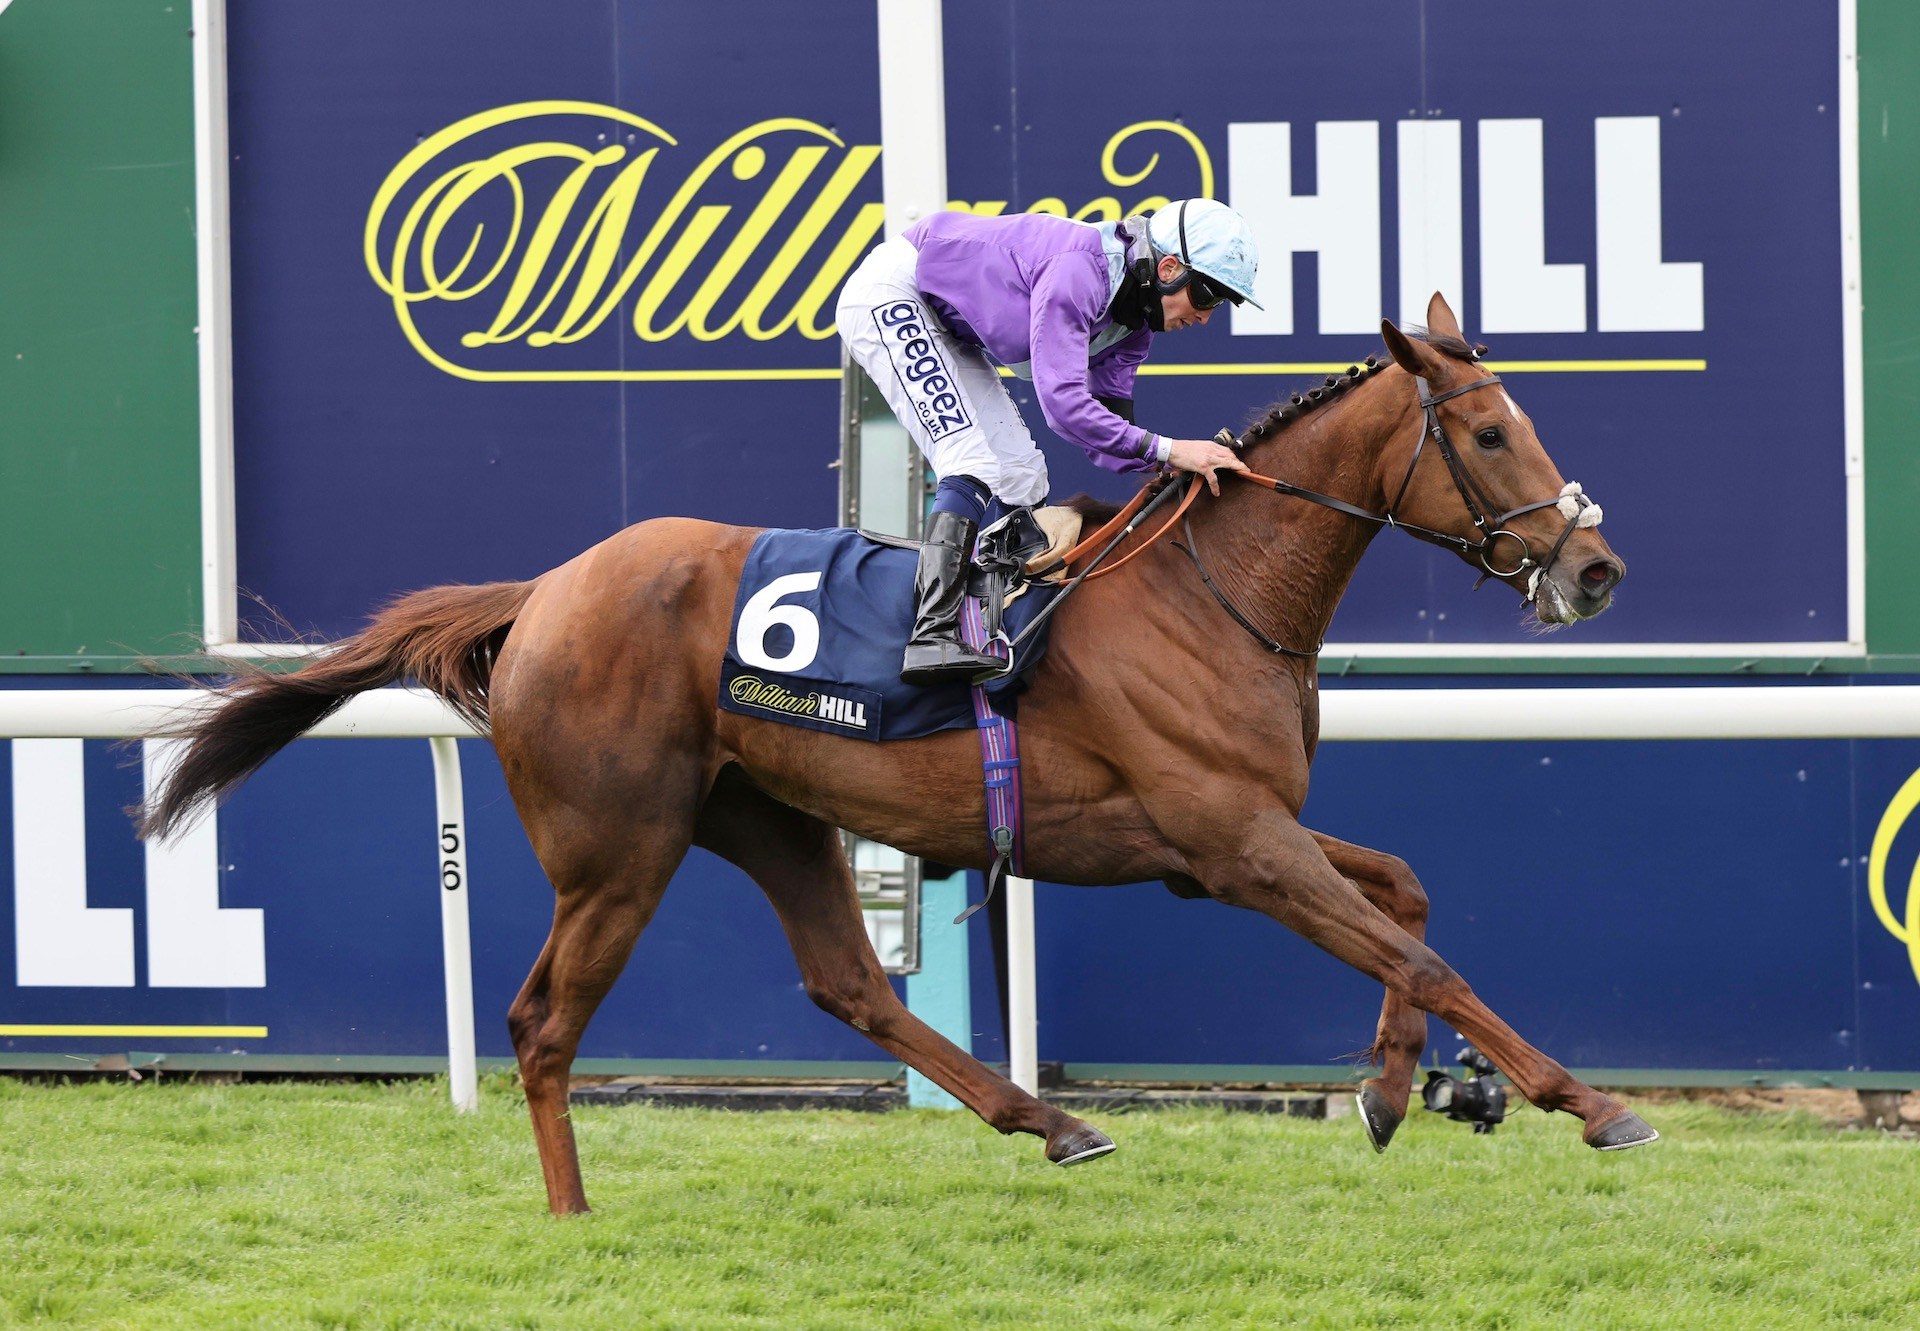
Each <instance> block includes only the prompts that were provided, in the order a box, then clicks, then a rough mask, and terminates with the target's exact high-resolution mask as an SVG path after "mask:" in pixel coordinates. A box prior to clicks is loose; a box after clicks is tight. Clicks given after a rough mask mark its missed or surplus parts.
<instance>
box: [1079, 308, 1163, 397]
mask: <svg viewBox="0 0 1920 1331" xmlns="http://www.w3.org/2000/svg"><path fill="white" fill-rule="evenodd" d="M1152 343H1153V330H1152V329H1151V328H1149V327H1147V326H1146V325H1145V324H1141V325H1140V327H1138V328H1136V329H1134V330H1133V331H1132V332H1131V333H1128V334H1127V335H1126V336H1125V337H1123V338H1121V339H1120V340H1119V341H1118V342H1115V343H1114V344H1113V345H1112V346H1110V347H1108V348H1107V349H1106V350H1105V351H1103V352H1101V353H1100V354H1099V355H1098V356H1096V357H1094V359H1093V365H1092V370H1093V375H1092V379H1091V381H1090V383H1089V387H1090V389H1091V390H1092V392H1093V395H1094V396H1095V397H1126V398H1130V397H1132V396H1133V372H1134V368H1135V367H1136V366H1138V365H1139V364H1140V362H1142V361H1144V360H1145V359H1146V358H1147V349H1148V347H1150V346H1151V345H1152Z"/></svg>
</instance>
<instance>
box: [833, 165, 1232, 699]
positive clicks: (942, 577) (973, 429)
mask: <svg viewBox="0 0 1920 1331" xmlns="http://www.w3.org/2000/svg"><path fill="white" fill-rule="evenodd" d="M1257 263H1258V258H1257V256H1256V254H1255V252H1254V243H1253V237H1252V235H1251V234H1250V233H1249V231H1248V229H1247V224H1246V223H1245V222H1244V221H1242V220H1241V218H1240V215H1239V214H1238V213H1236V212H1234V211H1233V210H1232V209H1231V208H1229V207H1227V206H1226V205H1225V204H1223V203H1219V202H1216V201H1215V200H1213V199H1181V200H1178V201H1177V202H1174V203H1170V204H1168V205H1167V206H1166V207H1165V208H1162V209H1160V210H1159V211H1158V212H1155V213H1151V214H1147V215H1143V216H1140V217H1131V218H1127V219H1126V220H1124V221H1120V222H1104V223H1098V224H1096V223H1091V222H1076V221H1072V220H1070V219H1067V218H1063V217H1051V216H1045V215H1039V214H1018V215H1015V216H1011V217H976V216H973V215H972V214H968V213H946V212H943V213H935V214H934V215H933V216H931V217H927V218H925V219H923V220H922V221H920V222H918V223H916V224H915V225H914V226H912V227H910V228H909V229H908V230H907V231H906V233H905V234H903V235H900V236H897V237H895V238H894V239H892V240H889V241H886V242H885V243H883V244H881V245H880V246H879V247H877V248H876V249H875V250H874V251H873V252H872V253H871V254H869V255H868V256H867V257H866V259H865V260H863V261H862V262H861V264H860V266H859V267H858V268H857V269H855V270H854V272H853V274H852V276H850V277H849V278H848V279H847V284H846V287H845V288H844V289H843V290H842V292H841V293H840V302H839V307H838V319H839V327H840V336H841V338H842V339H844V340H845V342H846V345H847V350H848V352H849V353H850V354H851V355H852V356H853V358H854V359H855V360H856V361H858V362H859V363H860V365H861V367H862V368H863V369H865V370H866V372H867V374H868V375H870V376H871V377H872V379H873V381H874V383H875V384H877V385H878V386H879V388H880V391H881V393H882V394H884V395H885V397H886V399H887V405H888V406H890V407H891V408H892V409H893V414H894V416H895V417H896V418H898V419H899V421H900V423H901V425H903V426H904V427H905V428H906V430H907V432H908V433H909V434H911V435H912V436H913V440H914V442H915V443H916V444H918V445H919V447H920V451H921V453H922V454H924V455H925V456H926V458H927V461H928V462H929V463H930V464H931V465H932V467H933V470H934V474H935V475H936V476H937V477H938V478H939V487H938V489H937V490H936V491H935V494H934V500H933V511H932V513H931V515H930V516H929V517H928V519H927V530H926V542H925V544H924V545H923V546H922V547H921V551H920V568H919V574H918V577H917V580H916V583H915V599H916V602H917V608H916V612H915V618H914V624H913V635H912V637H911V638H910V639H909V640H908V642H907V652H906V659H905V661H904V662H903V663H902V666H901V671H900V678H901V679H902V680H903V681H905V682H906V683H908V684H916V685H926V684H935V683H944V682H961V681H966V680H970V679H972V678H974V677H975V676H977V675H980V674H983V673H985V672H988V671H993V670H998V669H1000V668H1001V663H1000V662H999V661H997V660H995V659H994V658H992V657H989V656H984V655H981V654H979V653H976V652H973V651H971V650H969V649H968V648H967V646H966V645H965V644H964V643H963V642H962V641H961V639H960V605H961V600H962V598H963V597H964V595H965V589H966V565H967V560H968V559H969V558H970V557H971V555H972V552H973V540H974V536H975V535H976V534H977V532H978V530H979V527H980V524H981V523H983V522H984V521H986V519H987V516H988V509H989V504H990V502H991V503H992V505H993V507H994V508H995V509H996V510H999V509H1004V508H1015V507H1030V506H1033V505H1037V504H1040V503H1042V502H1043V501H1044V500H1045V499H1046V497H1047V464H1046V459H1045V458H1043V457H1042V456H1041V454H1040V449H1039V446H1038V445H1037V444H1035V443H1034V440H1033V436H1032V434H1031V433H1029V432H1028V430H1027V426H1026V423H1025V422H1024V421H1023V420H1021V418H1020V411H1019V409H1018V408H1017V407H1015V406H1014V404H1013V399H1012V398H1011V397H1010V396H1009V395H1008V393H1007V390H1006V387H1005V386H1004V385H1003V384H1002V383H1001V381H1000V376H999V374H998V372H997V370H996V368H995V367H996V365H999V366H1005V367H1006V368H1007V369H1009V370H1011V371H1012V372H1013V373H1014V374H1017V375H1019V376H1020V377H1021V378H1023V379H1031V380H1032V381H1033V386H1034V392H1035V395H1036V396H1037V397H1038V398H1039V400H1040V410H1041V413H1042V414H1043V415H1044V416H1045V417H1046V421H1047V424H1048V426H1050V427H1051V428H1052V429H1053V430H1054V432H1055V433H1057V434H1058V435H1060V436H1061V437H1062V438H1063V439H1066V440H1067V441H1068V442H1070V443H1074V444H1077V445H1079V446H1080V447H1081V448H1082V449H1084V450H1085V451H1086V454H1087V456H1088V457H1089V458H1091V459H1092V460H1093V463H1094V465H1095V466H1098V467H1104V468H1106V469H1107V470H1109V471H1145V470H1149V469H1151V468H1153V467H1156V466H1171V467H1175V468H1178V469H1179V470H1181V471H1192V472H1199V473H1202V474H1203V475H1205V476H1206V478H1207V483H1208V484H1209V485H1210V486H1212V487H1213V490H1214V493H1216V494H1217V493H1219V488H1220V482H1219V477H1218V476H1217V475H1216V472H1217V471H1218V470H1220V469H1223V468H1224V469H1226V470H1230V471H1245V470H1246V467H1245V465H1244V464H1243V463H1242V462H1241V461H1240V460H1239V458H1238V457H1236V456H1235V455H1234V453H1233V450H1231V449H1229V448H1225V447H1222V446H1221V445H1220V444H1218V443H1216V442H1214V441H1212V440H1204V439H1174V438H1170V437H1168V436H1166V435H1161V434H1155V433H1153V432H1152V431H1150V430H1145V429H1142V428H1140V427H1139V426H1137V425H1135V424H1133V379H1134V369H1135V367H1136V366H1138V365H1139V364H1140V362H1141V361H1143V360H1145V359H1146V358H1147V351H1148V348H1149V346H1150V344H1151V343H1152V341H1153V335H1154V334H1155V333H1157V332H1170V331H1173V330H1176V329H1181V328H1190V327H1192V326H1193V325H1194V324H1204V323H1206V322H1207V320H1208V319H1210V318H1211V317H1212V316H1213V312H1214V310H1216V309H1218V308H1219V307H1220V305H1221V304H1222V303H1224V302H1227V301H1231V302H1232V303H1234V304H1235V305H1238V304H1240V303H1241V302H1242V301H1247V302H1249V303H1254V304H1255V307H1256V308H1258V305H1257V303H1256V302H1253V276H1254V269H1255V267H1256V266H1257Z"/></svg>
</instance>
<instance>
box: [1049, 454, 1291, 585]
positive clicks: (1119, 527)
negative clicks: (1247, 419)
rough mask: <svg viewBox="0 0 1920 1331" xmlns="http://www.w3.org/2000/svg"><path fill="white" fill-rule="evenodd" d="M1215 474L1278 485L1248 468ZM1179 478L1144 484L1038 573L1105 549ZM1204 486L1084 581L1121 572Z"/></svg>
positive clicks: (1192, 487)
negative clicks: (1161, 492)
mask: <svg viewBox="0 0 1920 1331" xmlns="http://www.w3.org/2000/svg"><path fill="white" fill-rule="evenodd" d="M1220 434H1221V435H1222V436H1225V437H1224V438H1218V440H1217V441H1218V442H1219V443H1221V444H1223V445H1225V446H1226V447H1228V448H1233V449H1236V450H1237V449H1238V447H1239V441H1238V440H1235V439H1233V437H1232V435H1231V434H1230V433H1229V432H1228V431H1226V430H1222V431H1221V432H1220ZM1216 474H1222V475H1227V476H1238V477H1240V479H1242V480H1246V481H1253V482H1255V483H1256V484H1260V485H1264V486H1266V487H1267V488H1268V489H1269V490H1271V489H1273V488H1274V486H1275V485H1277V484H1279V482H1277V481H1275V480H1274V479H1273V478H1272V477H1270V476H1262V475H1260V474H1258V473H1257V472H1251V471H1246V472H1241V471H1231V472H1221V473H1216ZM1178 477H1179V473H1178V472H1170V473H1168V474H1167V475H1166V476H1165V477H1164V478H1163V479H1161V480H1160V481H1159V482H1157V483H1153V484H1148V485H1143V486H1141V487H1140V489H1139V491H1138V492H1137V493H1136V494H1135V495H1134V496H1133V498H1131V499H1129V500H1128V501H1127V503H1126V507H1124V508H1122V509H1121V510H1120V511H1119V512H1118V513H1115V514H1114V515H1113V516H1112V517H1111V518H1108V519H1107V520H1106V522H1104V523H1102V524H1101V526H1100V529H1099V530H1098V531H1096V532H1094V533H1093V535H1091V536H1085V537H1082V538H1081V539H1080V543H1079V544H1078V545H1075V546H1074V547H1073V549H1071V550H1069V551H1067V552H1066V553H1065V554H1064V555H1061V556H1060V560H1059V562H1058V563H1057V564H1054V565H1051V566H1049V567H1047V568H1044V569H1037V570H1035V573H1036V575H1039V576H1045V575H1046V574H1049V573H1052V572H1055V571H1057V570H1064V571H1066V572H1068V573H1071V572H1072V570H1073V566H1074V565H1075V564H1076V563H1078V562H1079V561H1080V560H1082V559H1085V558H1086V557H1087V556H1088V555H1090V554H1092V553H1093V552H1095V551H1096V550H1101V549H1104V548H1105V547H1106V544H1107V542H1108V541H1110V540H1112V539H1113V538H1114V537H1115V536H1117V535H1119V534H1120V532H1121V531H1123V530H1125V528H1126V526H1127V524H1128V523H1130V522H1132V521H1133V519H1134V517H1135V515H1137V514H1138V513H1139V512H1140V510H1141V509H1142V508H1144V507H1146V503H1147V501H1148V500H1149V499H1151V498H1152V497H1153V496H1154V495H1156V494H1158V493H1159V492H1160V490H1161V488H1162V487H1164V486H1167V485H1175V484H1178ZM1205 488H1206V487H1205V486H1204V485H1202V484H1198V483H1196V484H1193V485H1190V486H1188V487H1187V493H1186V494H1185V495H1184V496H1182V498H1181V500H1180V502H1179V504H1178V505H1176V506H1175V508H1174V510H1173V512H1171V513H1169V514H1168V515H1167V520H1166V521H1165V522H1163V523H1161V524H1160V525H1159V526H1158V527H1156V528H1154V529H1153V531H1152V533H1151V534H1150V535H1148V536H1147V538H1146V539H1145V540H1143V541H1141V542H1140V544H1138V545H1136V546H1134V547H1133V549H1131V550H1129V551H1127V552H1126V553H1125V554H1124V555H1121V556H1120V558H1118V559H1116V560H1114V561H1113V562H1112V563H1111V564H1107V565H1105V566H1103V567H1100V568H1096V569H1094V570H1093V571H1091V572H1089V573H1087V574H1085V575H1084V576H1083V577H1082V579H1081V580H1082V581H1083V582H1092V581H1093V580H1094V579H1095V578H1104V577H1106V576H1107V574H1109V573H1118V572H1119V571H1120V570H1121V569H1123V568H1125V567H1126V566H1127V561H1128V560H1130V559H1132V558H1134V557H1135V556H1136V555H1139V554H1141V553H1143V552H1144V551H1146V550H1147V549H1148V547H1150V546H1152V545H1153V543H1154V542H1156V541H1158V540H1159V539H1160V538H1161V537H1162V536H1165V535H1166V534H1167V533H1168V532H1170V531H1172V530H1173V526H1174V524H1175V523H1176V522H1179V521H1180V520H1181V519H1182V518H1184V517H1185V516H1186V515H1187V510H1188V509H1190V508H1192V507H1193V503H1194V501H1195V500H1196V499H1198V498H1199V497H1200V492H1201V491H1202V490H1204V489H1205Z"/></svg>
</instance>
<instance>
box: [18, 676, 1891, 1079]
mask: <svg viewBox="0 0 1920 1331" xmlns="http://www.w3.org/2000/svg"><path fill="white" fill-rule="evenodd" d="M192 703H193V700H192V698H191V696H190V695H189V694H188V693H186V692H185V691H183V690H161V689H89V690H4V689H0V739H133V738H137V737H139V736H141V735H144V734H146V733H147V732H149V731H151V730H153V729H155V728H156V727H158V726H160V725H161V724H162V723H163V722H164V721H165V720H166V719H168V718H169V717H171V716H174V715H176V712H177V709H178V708H180V707H181V706H182V705H192ZM308 733H309V734H310V735H311V736H313V737H316V738H320V739H424V740H427V741H428V742H429V743H431V745H432V746H433V774H434V790H435V794H436V796H437V805H438V812H437V815H436V819H435V825H434V829H433V831H434V837H433V840H434V859H435V862H436V864H437V865H438V866H439V874H440V884H441V892H440V912H441V914H440V921H441V939H442V944H443V947H444V949H445V960H446V987H447V1053H448V1067H449V1070H450V1072H451V1074H452V1085H453V1102H454V1105H455V1107H456V1108H459V1109H462V1110H465V1109H470V1108H472V1107H473V1105H474V1102H475V1094H476V1091H475V1077H474V1042H473V971H472V958H471V952H470V940H469V934H468V926H467V890H468V881H467V862H466V842H467V829H466V816H465V813H464V811H463V809H462V800H461V793H460V757H459V751H458V749H457V748H456V747H455V744H454V741H455V739H459V738H472V737H474V736H476V735H477V733H478V732H476V731H475V730H474V729H473V727H472V726H470V725H468V724H467V723H466V722H465V721H463V720H461V719H460V718H459V717H458V716H456V715H455V714H454V713H453V711H452V709H450V708H449V707H448V706H447V705H446V704H445V703H443V702H441V701H440V700H439V699H438V698H436V697H434V696H433V695H431V694H428V693H425V692H423V691H420V690H417V689H380V690H376V691H375V692H372V693H363V694H360V695H359V696H357V697H355V698H352V699H350V700H349V701H348V702H347V704H346V705H345V706H344V707H342V708H341V709H340V710H339V711H338V712H336V713H334V714H333V715H332V716H330V717H328V718H327V719H326V720H325V721H323V722H321V723H320V724H319V725H318V726H316V727H315V728H314V729H313V730H312V731H310V732H308ZM1320 737H1321V738H1322V739H1323V740H1398V741H1407V740H1560V741H1565V740H1616V739H1637V740H1668V739H1914V738H1920V685H1900V684H1861V685H1824V684H1823V685H1755V686H1752V687H1746V688H1735V687H1728V686H1725V685H1703V686H1701V687H1699V688H1625V687H1613V686H1608V687H1602V688H1569V687H1565V686H1557V685H1556V686H1546V687H1542V688H1534V689H1400V688H1380V689H1366V688H1336V689H1331V690H1326V691H1323V692H1322V693H1321V695H1320ZM1007 889H1008V890H1007V913H1008V921H1007V937H1008V951H1009V953H1010V956H1009V965H1008V972H1009V974H1008V988H1009V991H1010V992H1009V1000H1008V1008H1009V1012H1008V1017H1009V1025H1010V1027H1011V1029H1012V1032H1013V1038H1012V1041H1011V1045H1012V1047H1011V1049H1010V1050H1009V1053H1010V1055H1011V1058H1010V1060H1009V1061H1010V1062H1011V1064H1012V1073H1013V1080H1014V1081H1015V1082H1016V1083H1018V1084H1019V1085H1021V1086H1023V1087H1025V1088H1026V1089H1027V1090H1028V1091H1037V1090H1038V1088H1039V1081H1040V1075H1039V1049H1038V1039H1037V1037H1038V1032H1039V1017H1038V1011H1037V1007H1036V999H1035V967H1034V946H1033V938H1034V933H1033V929H1034V922H1033V884H1032V882H1031V880H1028V879H1017V878H1016V879H1009V880H1008V882H1007Z"/></svg>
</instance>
